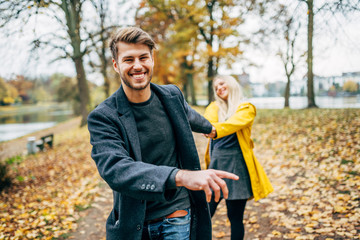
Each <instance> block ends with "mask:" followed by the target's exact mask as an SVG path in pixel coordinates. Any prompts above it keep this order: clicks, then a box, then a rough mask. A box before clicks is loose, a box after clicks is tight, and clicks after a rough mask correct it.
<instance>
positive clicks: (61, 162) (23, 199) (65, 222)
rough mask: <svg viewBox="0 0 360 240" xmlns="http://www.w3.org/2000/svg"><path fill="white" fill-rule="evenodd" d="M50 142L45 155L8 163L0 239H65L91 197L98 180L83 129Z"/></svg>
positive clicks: (0, 200)
mask: <svg viewBox="0 0 360 240" xmlns="http://www.w3.org/2000/svg"><path fill="white" fill-rule="evenodd" d="M55 141H56V142H55V147H54V149H49V150H48V151H47V152H45V153H38V154H36V155H31V156H28V157H25V158H14V159H13V161H14V162H13V163H12V164H11V166H10V169H11V175H12V177H13V179H14V180H13V184H12V186H11V187H10V188H8V189H6V190H5V191H3V192H2V193H1V194H0V239H57V238H60V237H66V236H67V234H68V232H69V231H70V230H72V229H74V228H76V226H77V223H76V221H77V220H78V219H79V212H81V211H82V210H84V209H86V208H88V207H89V206H90V204H91V201H92V200H93V198H94V197H95V196H96V194H95V193H96V190H97V187H98V185H99V177H98V173H97V170H96V167H95V164H94V161H93V160H92V159H91V158H90V154H89V153H90V149H91V148H90V144H89V136H88V133H87V130H86V128H82V129H77V130H75V131H67V132H65V133H64V134H60V135H56V136H55Z"/></svg>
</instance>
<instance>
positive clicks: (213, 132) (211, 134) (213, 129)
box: [204, 126, 217, 138]
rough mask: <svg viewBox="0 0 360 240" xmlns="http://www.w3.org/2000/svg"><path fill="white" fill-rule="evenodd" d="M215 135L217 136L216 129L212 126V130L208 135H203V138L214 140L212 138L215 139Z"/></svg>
mask: <svg viewBox="0 0 360 240" xmlns="http://www.w3.org/2000/svg"><path fill="white" fill-rule="evenodd" d="M216 135H217V134H216V129H215V127H214V126H213V127H212V130H211V132H210V133H208V134H204V136H205V137H207V138H214V137H216Z"/></svg>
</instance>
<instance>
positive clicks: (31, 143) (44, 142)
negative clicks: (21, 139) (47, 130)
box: [27, 134, 54, 154]
mask: <svg viewBox="0 0 360 240" xmlns="http://www.w3.org/2000/svg"><path fill="white" fill-rule="evenodd" d="M53 143H54V134H49V135H46V136H43V137H41V138H40V139H39V140H38V141H36V139H35V137H29V138H28V143H27V149H28V154H33V153H36V152H37V151H38V149H39V151H44V150H45V149H46V146H48V147H49V148H52V147H53Z"/></svg>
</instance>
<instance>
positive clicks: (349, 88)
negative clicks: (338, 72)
mask: <svg viewBox="0 0 360 240" xmlns="http://www.w3.org/2000/svg"><path fill="white" fill-rule="evenodd" d="M358 88H359V86H358V84H357V83H356V82H355V81H353V80H347V81H346V82H345V83H344V86H343V90H344V91H346V92H357V91H358Z"/></svg>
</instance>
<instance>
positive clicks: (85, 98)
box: [73, 58, 90, 126]
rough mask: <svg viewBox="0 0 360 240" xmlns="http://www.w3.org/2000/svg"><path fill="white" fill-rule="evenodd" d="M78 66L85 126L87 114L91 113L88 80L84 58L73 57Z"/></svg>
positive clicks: (77, 76) (82, 115) (77, 73)
mask: <svg viewBox="0 0 360 240" xmlns="http://www.w3.org/2000/svg"><path fill="white" fill-rule="evenodd" d="M73 61H74V63H75V68H76V78H77V85H78V88H79V97H80V107H81V117H82V118H81V124H80V126H84V125H86V123H87V116H88V114H89V102H90V97H89V87H88V84H87V80H86V75H85V70H84V64H83V60H82V58H75V59H73Z"/></svg>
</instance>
